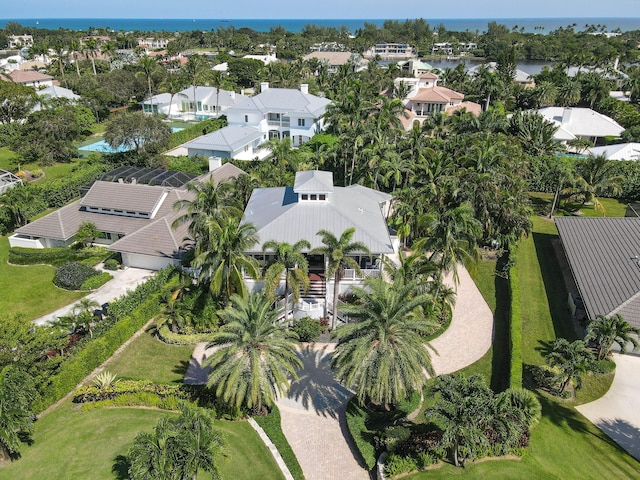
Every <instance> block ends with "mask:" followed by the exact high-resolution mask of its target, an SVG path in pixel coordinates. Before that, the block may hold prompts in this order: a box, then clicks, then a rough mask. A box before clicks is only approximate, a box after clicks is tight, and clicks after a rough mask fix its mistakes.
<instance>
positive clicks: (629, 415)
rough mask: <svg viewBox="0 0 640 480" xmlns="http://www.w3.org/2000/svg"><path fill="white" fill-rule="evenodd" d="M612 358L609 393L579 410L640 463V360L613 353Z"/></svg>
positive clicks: (580, 406) (631, 356)
mask: <svg viewBox="0 0 640 480" xmlns="http://www.w3.org/2000/svg"><path fill="white" fill-rule="evenodd" d="M613 359H614V361H615V362H616V373H615V376H614V377H613V383H612V384H611V388H609V391H608V392H607V393H605V395H604V396H603V397H600V398H599V399H598V400H596V401H594V402H591V403H585V404H584V405H579V406H577V407H576V410H578V411H579V412H580V413H581V414H583V415H584V416H585V417H587V418H588V419H589V420H591V422H592V423H593V424H594V425H595V426H596V427H598V428H599V429H600V430H602V431H603V432H604V433H606V434H607V435H609V437H611V438H612V439H613V440H614V441H615V442H616V443H617V444H618V445H620V446H621V447H622V448H624V449H625V450H626V451H627V452H629V453H630V454H631V455H632V456H633V457H635V458H636V460H640V408H638V407H640V383H638V371H640V357H637V356H635V355H622V354H619V353H614V354H613Z"/></svg>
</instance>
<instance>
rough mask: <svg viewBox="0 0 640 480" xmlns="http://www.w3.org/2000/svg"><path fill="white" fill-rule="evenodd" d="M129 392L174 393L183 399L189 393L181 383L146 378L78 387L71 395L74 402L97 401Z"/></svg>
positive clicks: (161, 395) (158, 394)
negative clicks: (159, 381) (156, 381)
mask: <svg viewBox="0 0 640 480" xmlns="http://www.w3.org/2000/svg"><path fill="white" fill-rule="evenodd" d="M130 393H153V394H154V395H157V396H158V397H161V398H162V397H168V396H170V395H174V396H177V397H180V398H183V399H185V400H186V399H188V398H189V395H188V394H187V392H185V391H184V390H183V389H182V388H181V385H169V384H159V383H153V382H150V381H148V380H145V381H136V380H120V381H116V382H115V383H113V384H111V385H109V386H108V387H104V388H100V387H96V386H94V385H91V386H85V387H80V388H79V389H78V390H77V391H76V394H75V395H74V397H73V402H74V403H85V402H97V401H101V400H113V399H114V398H116V397H119V396H120V395H124V394H130Z"/></svg>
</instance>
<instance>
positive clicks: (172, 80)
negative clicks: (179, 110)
mask: <svg viewBox="0 0 640 480" xmlns="http://www.w3.org/2000/svg"><path fill="white" fill-rule="evenodd" d="M184 87H185V81H184V77H182V76H181V75H176V74H175V73H169V74H168V75H167V78H165V80H164V82H163V83H162V85H161V89H162V91H163V92H165V93H168V94H169V95H171V97H170V99H169V111H168V112H167V118H171V107H172V106H173V97H175V96H176V95H177V94H178V93H180V92H181V91H182V90H183V89H184ZM151 108H152V110H153V106H152V107H151Z"/></svg>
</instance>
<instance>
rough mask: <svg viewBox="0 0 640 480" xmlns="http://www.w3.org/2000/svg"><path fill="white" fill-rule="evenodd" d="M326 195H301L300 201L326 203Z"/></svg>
mask: <svg viewBox="0 0 640 480" xmlns="http://www.w3.org/2000/svg"><path fill="white" fill-rule="evenodd" d="M327 198H328V196H327V194H326V193H301V194H300V200H301V201H303V202H326V201H327Z"/></svg>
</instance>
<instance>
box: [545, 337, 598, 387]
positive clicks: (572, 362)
mask: <svg viewBox="0 0 640 480" xmlns="http://www.w3.org/2000/svg"><path fill="white" fill-rule="evenodd" d="M545 360H546V362H547V364H549V365H550V366H552V367H556V368H557V369H558V374H557V376H556V381H557V382H559V383H560V390H559V393H563V392H564V391H565V389H566V388H567V386H568V385H569V383H571V382H572V381H573V382H575V387H576V389H578V388H580V387H581V386H582V378H583V377H584V375H585V374H586V373H587V371H588V370H590V369H591V368H592V365H593V353H592V352H591V350H590V349H589V348H588V347H587V345H586V344H585V343H584V342H583V341H582V340H575V341H573V342H569V341H568V340H567V339H566V338H558V339H557V340H556V341H554V342H553V346H552V350H551V352H549V353H548V354H547V355H546V356H545Z"/></svg>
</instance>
